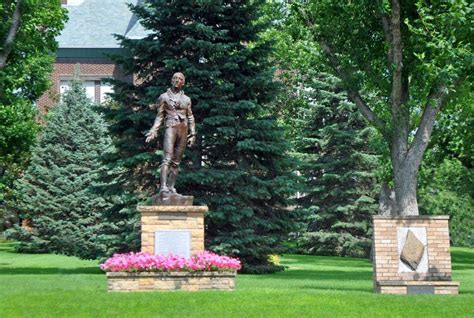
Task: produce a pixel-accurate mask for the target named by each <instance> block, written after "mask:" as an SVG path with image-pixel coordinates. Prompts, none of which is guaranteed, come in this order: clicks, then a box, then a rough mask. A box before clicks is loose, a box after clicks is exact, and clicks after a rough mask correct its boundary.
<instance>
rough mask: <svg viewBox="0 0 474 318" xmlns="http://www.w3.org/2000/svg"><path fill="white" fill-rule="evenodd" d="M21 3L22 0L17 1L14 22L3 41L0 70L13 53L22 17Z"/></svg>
mask: <svg viewBox="0 0 474 318" xmlns="http://www.w3.org/2000/svg"><path fill="white" fill-rule="evenodd" d="M20 5H21V0H17V1H16V5H15V10H14V11H13V17H12V24H11V26H10V29H9V30H8V32H7V35H6V37H5V40H4V42H3V45H2V47H3V50H1V51H2V52H1V53H0V70H1V69H2V68H4V67H5V65H6V64H7V59H8V56H9V55H10V53H11V50H12V48H13V41H14V40H15V37H16V34H17V32H18V29H19V27H20V22H21V17H20Z"/></svg>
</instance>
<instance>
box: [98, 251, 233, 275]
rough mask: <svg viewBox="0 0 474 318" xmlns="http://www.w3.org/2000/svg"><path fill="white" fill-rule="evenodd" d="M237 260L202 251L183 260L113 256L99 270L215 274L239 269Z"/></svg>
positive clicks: (151, 256) (144, 254)
mask: <svg viewBox="0 0 474 318" xmlns="http://www.w3.org/2000/svg"><path fill="white" fill-rule="evenodd" d="M240 267H241V266H240V261H239V260H238V259H237V258H232V257H228V256H220V255H217V254H215V253H212V252H208V251H204V252H201V253H199V254H196V255H193V256H191V258H185V257H182V256H176V255H172V254H168V255H151V254H149V253H133V252H132V253H127V254H115V255H114V256H112V257H111V258H109V259H108V260H106V261H105V262H104V263H102V264H101V265H100V268H101V269H102V270H104V271H106V272H215V271H236V270H239V269H240Z"/></svg>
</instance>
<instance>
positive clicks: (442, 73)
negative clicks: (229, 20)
mask: <svg viewBox="0 0 474 318" xmlns="http://www.w3.org/2000/svg"><path fill="white" fill-rule="evenodd" d="M473 6H474V5H473V4H472V3H469V2H467V1H438V2H430V3H426V2H425V1H420V0H412V1H403V2H402V1H399V0H391V1H386V0H383V1H382V0H380V1H367V0H358V1H350V2H336V1H329V0H322V1H311V2H310V3H307V4H305V5H304V6H300V5H295V6H294V7H293V8H294V9H295V12H296V13H297V15H298V16H299V18H300V21H302V22H301V23H302V25H305V26H306V27H307V28H308V29H309V30H310V32H311V35H312V40H313V41H316V42H317V43H318V44H319V46H320V47H321V49H322V51H323V52H324V55H325V57H326V62H327V64H328V65H329V66H331V68H332V70H333V73H334V74H335V75H337V76H338V77H339V78H341V79H342V80H343V84H344V87H345V89H346V90H347V92H348V96H349V98H350V99H351V100H352V101H353V102H354V103H355V105H356V106H357V108H358V109H359V110H360V111H361V113H362V114H363V115H364V117H365V118H366V119H367V120H368V121H369V122H370V123H371V124H372V125H374V126H375V127H376V128H377V129H378V130H379V131H380V133H381V134H382V135H383V136H384V139H385V141H386V143H387V145H388V147H389V149H390V158H391V163H392V169H393V175H394V180H393V181H394V182H393V183H394V190H395V195H396V202H397V208H398V210H399V213H400V214H402V215H417V214H418V205H417V199H416V188H417V177H418V171H419V167H420V164H421V160H422V157H423V154H424V152H425V150H426V148H427V146H428V143H429V139H430V137H431V134H432V131H433V127H434V124H435V119H436V115H437V114H438V113H439V112H440V111H441V109H442V108H443V107H444V106H445V105H446V103H447V101H448V100H449V99H450V98H453V97H455V96H456V94H458V92H460V91H462V89H461V88H462V87H463V86H464V85H468V83H469V82H470V81H471V80H472V79H471V78H470V75H471V74H472V70H473V61H474V59H473V53H472V41H471V40H470V34H471V30H472V27H473V24H472V22H473V18H472V11H473Z"/></svg>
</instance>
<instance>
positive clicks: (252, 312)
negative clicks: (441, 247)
mask: <svg viewBox="0 0 474 318" xmlns="http://www.w3.org/2000/svg"><path fill="white" fill-rule="evenodd" d="M452 256H453V272H454V273H453V279H454V280H456V281H460V282H461V290H460V292H461V294H460V295H459V296H441V295H408V296H395V295H376V294H374V293H373V292H372V267H371V264H370V263H369V262H368V261H367V260H363V259H356V258H338V257H319V256H300V255H285V256H284V257H283V258H282V264H283V265H287V266H289V269H288V270H286V271H285V272H282V273H277V274H272V275H261V276H250V275H238V277H237V289H236V290H235V291H233V292H216V291H209V292H155V293H107V291H106V279H105V275H104V273H102V272H101V271H100V270H99V269H98V267H97V263H96V262H94V261H81V260H79V259H77V258H74V257H66V256H61V255H51V254H33V255H31V254H29V255H28V254H17V253H14V252H13V244H12V243H2V244H0V317H2V318H8V317H212V318H220V317H364V318H366V317H474V250H473V249H466V248H453V249H452Z"/></svg>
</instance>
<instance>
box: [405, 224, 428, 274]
mask: <svg viewBox="0 0 474 318" xmlns="http://www.w3.org/2000/svg"><path fill="white" fill-rule="evenodd" d="M424 251H425V246H424V245H423V243H422V242H421V241H420V240H419V239H418V238H417V237H416V236H415V234H414V233H413V232H412V231H411V230H408V232H407V239H406V241H405V245H404V246H403V249H402V252H401V254H400V260H401V261H402V262H403V263H405V264H406V265H407V266H408V267H410V268H411V269H412V270H414V271H415V270H416V269H417V267H418V265H419V264H420V261H421V258H422V257H423V252H424Z"/></svg>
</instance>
